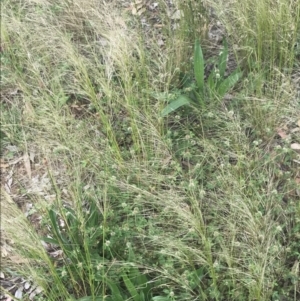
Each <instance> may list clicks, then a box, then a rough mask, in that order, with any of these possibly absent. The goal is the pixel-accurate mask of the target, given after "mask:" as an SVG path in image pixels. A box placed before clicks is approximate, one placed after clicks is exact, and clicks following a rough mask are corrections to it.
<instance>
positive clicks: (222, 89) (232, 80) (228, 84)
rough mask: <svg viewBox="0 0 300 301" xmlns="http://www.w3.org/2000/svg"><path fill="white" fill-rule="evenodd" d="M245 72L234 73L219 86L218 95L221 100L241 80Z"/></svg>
mask: <svg viewBox="0 0 300 301" xmlns="http://www.w3.org/2000/svg"><path fill="white" fill-rule="evenodd" d="M242 75H243V72H234V73H232V74H231V75H230V76H228V77H227V78H226V79H225V80H224V81H222V82H221V84H220V85H219V86H218V89H217V94H218V96H219V97H220V98H223V97H224V96H225V94H226V93H227V92H228V91H229V90H230V89H231V88H232V87H233V86H234V85H235V84H236V83H237V82H238V81H239V80H240V78H241V77H242Z"/></svg>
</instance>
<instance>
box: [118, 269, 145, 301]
mask: <svg viewBox="0 0 300 301" xmlns="http://www.w3.org/2000/svg"><path fill="white" fill-rule="evenodd" d="M122 278H123V280H124V283H125V285H126V288H127V290H128V291H129V293H130V295H131V297H132V299H133V300H134V301H142V299H141V298H140V296H139V294H138V292H137V290H136V288H135V287H134V285H133V283H132V282H131V281H130V279H129V278H128V276H127V274H126V272H124V273H123V274H122Z"/></svg>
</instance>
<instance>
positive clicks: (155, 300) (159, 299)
mask: <svg viewBox="0 0 300 301" xmlns="http://www.w3.org/2000/svg"><path fill="white" fill-rule="evenodd" d="M152 301H170V299H169V298H168V297H162V296H156V297H153V298H152Z"/></svg>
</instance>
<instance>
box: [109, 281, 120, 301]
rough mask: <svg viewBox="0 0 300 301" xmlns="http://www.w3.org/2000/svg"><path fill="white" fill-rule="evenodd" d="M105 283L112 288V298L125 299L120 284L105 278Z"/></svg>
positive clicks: (115, 300)
mask: <svg viewBox="0 0 300 301" xmlns="http://www.w3.org/2000/svg"><path fill="white" fill-rule="evenodd" d="M105 283H106V284H107V286H108V287H109V288H110V290H111V293H112V299H113V300H114V301H124V299H123V297H122V295H121V293H120V290H119V288H118V286H117V285H116V284H115V283H114V282H113V281H111V280H109V279H105Z"/></svg>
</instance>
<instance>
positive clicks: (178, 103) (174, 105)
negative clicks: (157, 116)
mask: <svg viewBox="0 0 300 301" xmlns="http://www.w3.org/2000/svg"><path fill="white" fill-rule="evenodd" d="M190 102H191V100H190V99H189V98H188V97H187V96H185V95H180V96H179V97H178V98H177V99H176V100H174V101H172V102H171V103H169V104H168V105H167V106H166V107H165V108H164V109H163V110H162V112H161V116H162V117H165V116H167V115H169V114H170V113H172V112H174V111H176V110H177V109H178V108H180V107H182V106H184V105H188V104H190Z"/></svg>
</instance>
